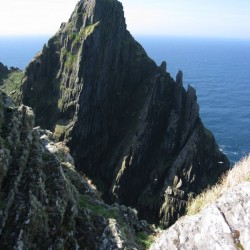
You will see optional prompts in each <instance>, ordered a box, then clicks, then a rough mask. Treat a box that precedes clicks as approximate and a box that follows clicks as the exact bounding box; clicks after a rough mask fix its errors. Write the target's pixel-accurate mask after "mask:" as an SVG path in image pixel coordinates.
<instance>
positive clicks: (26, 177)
mask: <svg viewBox="0 0 250 250" xmlns="http://www.w3.org/2000/svg"><path fill="white" fill-rule="evenodd" d="M34 121H35V116H34V113H33V111H32V110H31V109H30V108H29V107H27V106H24V105H22V106H20V107H18V108H17V107H15V106H14V105H13V102H12V100H11V99H10V98H9V97H8V96H7V95H5V94H4V93H2V92H1V91H0V249H6V250H7V249H102V250H110V249H145V246H144V245H143V243H142V239H141V238H142V237H141V235H143V236H144V237H147V235H148V234H154V232H155V229H154V227H152V226H149V225H148V224H147V223H146V222H145V221H139V220H138V218H137V212H136V211H135V210H134V209H131V208H128V207H125V206H119V205H117V204H114V205H112V206H108V205H107V204H105V203H104V202H103V201H102V200H101V199H100V195H99V193H98V192H97V190H96V189H95V187H94V186H93V185H91V184H90V181H89V180H88V179H87V178H86V177H85V176H81V175H80V174H78V173H77V171H76V170H75V168H74V161H73V158H72V157H71V155H70V154H69V149H68V148H67V147H66V146H65V145H64V144H63V143H61V142H59V143H56V142H54V140H53V135H52V133H51V132H50V131H47V130H42V129H41V128H40V127H35V128H33V125H34Z"/></svg>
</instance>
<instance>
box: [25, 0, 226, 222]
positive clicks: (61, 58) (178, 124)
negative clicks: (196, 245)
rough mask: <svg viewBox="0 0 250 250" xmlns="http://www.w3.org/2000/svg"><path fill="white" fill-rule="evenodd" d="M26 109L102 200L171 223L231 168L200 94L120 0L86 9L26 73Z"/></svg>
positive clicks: (95, 2) (91, 2)
mask: <svg viewBox="0 0 250 250" xmlns="http://www.w3.org/2000/svg"><path fill="white" fill-rule="evenodd" d="M21 91H22V95H21V101H22V102H23V103H24V104H25V105H28V106H31V107H32V108H33V109H34V112H35V114H36V124H37V125H39V126H41V127H42V128H44V129H49V130H52V131H53V132H54V135H55V136H56V137H57V139H58V140H60V141H64V142H65V143H66V144H67V145H68V146H69V148H70V150H71V153H72V155H73V157H74V159H75V164H76V168H77V169H78V170H80V171H82V172H84V173H86V174H87V175H88V176H89V177H90V178H92V179H93V180H94V183H95V184H96V185H97V186H98V187H99V189H101V190H102V192H103V197H104V198H105V200H106V201H113V202H114V201H116V202H119V203H122V204H125V205H129V206H132V207H136V208H137V209H138V210H139V215H140V217H142V218H146V219H148V220H149V221H150V222H155V223H161V224H162V225H164V226H166V227H167V226H169V225H171V224H172V223H173V222H174V221H175V220H176V219H177V218H178V217H179V216H180V215H181V214H182V213H183V212H184V210H185V206H186V201H187V199H188V197H189V196H190V195H195V194H197V193H199V192H201V191H202V190H203V189H204V188H205V187H206V186H207V185H212V184H214V183H215V182H216V180H217V178H218V176H219V175H220V174H221V173H222V172H223V171H225V170H226V169H227V168H228V167H229V162H228V160H227V158H226V157H225V155H223V153H222V152H220V151H219V149H218V146H217V144H216V142H215V139H214V137H213V135H212V134H211V132H209V131H208V130H207V129H206V128H205V127H204V126H203V124H202V122H201V119H200V117H199V106H198V104H197V98H196V94H195V90H194V89H193V88H192V87H191V86H189V87H188V89H187V90H185V89H184V87H183V85H182V72H179V73H178V75H177V79H176V81H174V80H173V79H172V78H171V76H170V75H169V73H167V72H166V63H165V62H163V63H162V65H161V66H160V67H158V66H157V65H156V64H155V63H154V62H153V61H152V60H151V59H150V58H149V57H148V56H147V54H146V52H145V51H144V49H143V48H142V46H141V45H140V44H138V43H137V42H136V41H135V40H134V38H133V37H132V36H131V34H130V33H129V32H128V31H127V30H126V23H125V19H124V13H123V8H122V5H121V3H120V2H118V1H116V0H88V1H87V0H86V1H83V0H82V1H79V3H78V4H77V6H76V8H75V10H74V12H73V14H72V16H71V17H70V19H69V22H68V23H63V24H62V25H61V28H60V29H59V31H58V32H57V33H56V34H55V36H53V37H52V38H51V39H50V40H49V41H48V43H47V44H46V45H45V46H44V47H43V50H42V51H41V53H39V54H38V55H37V56H36V57H35V58H34V60H33V61H32V62H31V63H30V64H29V65H28V67H27V68H26V71H25V76H24V80H23V82H22V87H21Z"/></svg>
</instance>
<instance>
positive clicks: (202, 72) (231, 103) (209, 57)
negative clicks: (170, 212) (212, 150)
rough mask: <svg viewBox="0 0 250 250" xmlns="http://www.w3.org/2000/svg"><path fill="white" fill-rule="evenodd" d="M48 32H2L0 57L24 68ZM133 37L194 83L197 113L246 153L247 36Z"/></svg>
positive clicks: (238, 152)
mask: <svg viewBox="0 0 250 250" xmlns="http://www.w3.org/2000/svg"><path fill="white" fill-rule="evenodd" d="M48 39H49V37H46V36H43V37H0V62H2V63H4V64H6V65H7V66H9V67H10V66H15V67H19V68H20V69H24V68H25V67H26V66H27V64H28V63H29V61H30V60H31V59H32V58H33V56H34V55H35V54H36V53H37V52H39V50H41V49H42V47H43V45H44V44H45V43H46V42H47V40H48ZM136 39H137V40H138V41H139V42H140V43H141V44H142V45H143V47H144V48H145V50H146V52H147V53H148V55H149V56H150V57H151V58H153V59H154V60H155V61H156V62H157V64H160V63H161V62H162V61H163V60H165V61H166V62H167V71H168V72H170V74H171V75H172V77H173V78H175V75H176V74H177V72H178V70H179V69H181V70H182V71H183V73H184V85H185V87H187V85H188V84H191V85H192V86H194V87H195V88H196V91H197V96H198V102H199V104H200V115H201V118H202V120H203V123H204V124H205V126H206V127H207V128H208V129H210V130H211V131H212V132H213V133H214V135H215V137H216V140H217V142H218V144H219V147H220V149H221V150H222V151H223V152H224V153H225V154H226V155H227V156H228V157H229V159H230V161H231V164H234V163H235V162H236V161H238V160H239V159H240V158H242V157H243V156H245V155H247V154H248V153H250V136H249V135H250V131H249V128H250V41H246V40H234V39H210V38H181V37H146V36H145V37H143V36H138V37H136Z"/></svg>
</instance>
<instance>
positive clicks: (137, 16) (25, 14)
mask: <svg viewBox="0 0 250 250" xmlns="http://www.w3.org/2000/svg"><path fill="white" fill-rule="evenodd" d="M77 2H78V0H0V35H52V34H54V33H55V32H56V31H57V30H58V28H59V27H60V24H61V23H62V22H65V21H67V20H68V19H69V17H70V14H71V12H72V11H73V9H74V6H75V4H76V3H77ZM121 2H122V3H123V6H124V11H125V17H126V22H127V26H128V29H129V30H130V31H131V33H132V34H133V35H161V36H196V37H230V38H231V37H233V38H241V39H250V25H249V24H250V0H121Z"/></svg>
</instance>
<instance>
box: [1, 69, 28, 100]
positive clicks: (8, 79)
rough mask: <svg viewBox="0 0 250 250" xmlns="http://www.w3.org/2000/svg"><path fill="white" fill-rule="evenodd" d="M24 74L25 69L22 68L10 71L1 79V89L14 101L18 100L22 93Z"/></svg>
mask: <svg viewBox="0 0 250 250" xmlns="http://www.w3.org/2000/svg"><path fill="white" fill-rule="evenodd" d="M23 75H24V73H23V71H20V70H16V71H10V72H9V73H8V74H6V75H5V77H3V78H2V79H1V81H2V85H1V86H0V89H1V90H2V91H3V92H5V93H6V94H7V95H9V96H11V97H12V99H13V100H14V101H16V99H17V98H18V95H19V94H20V86H21V82H22V79H23Z"/></svg>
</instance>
